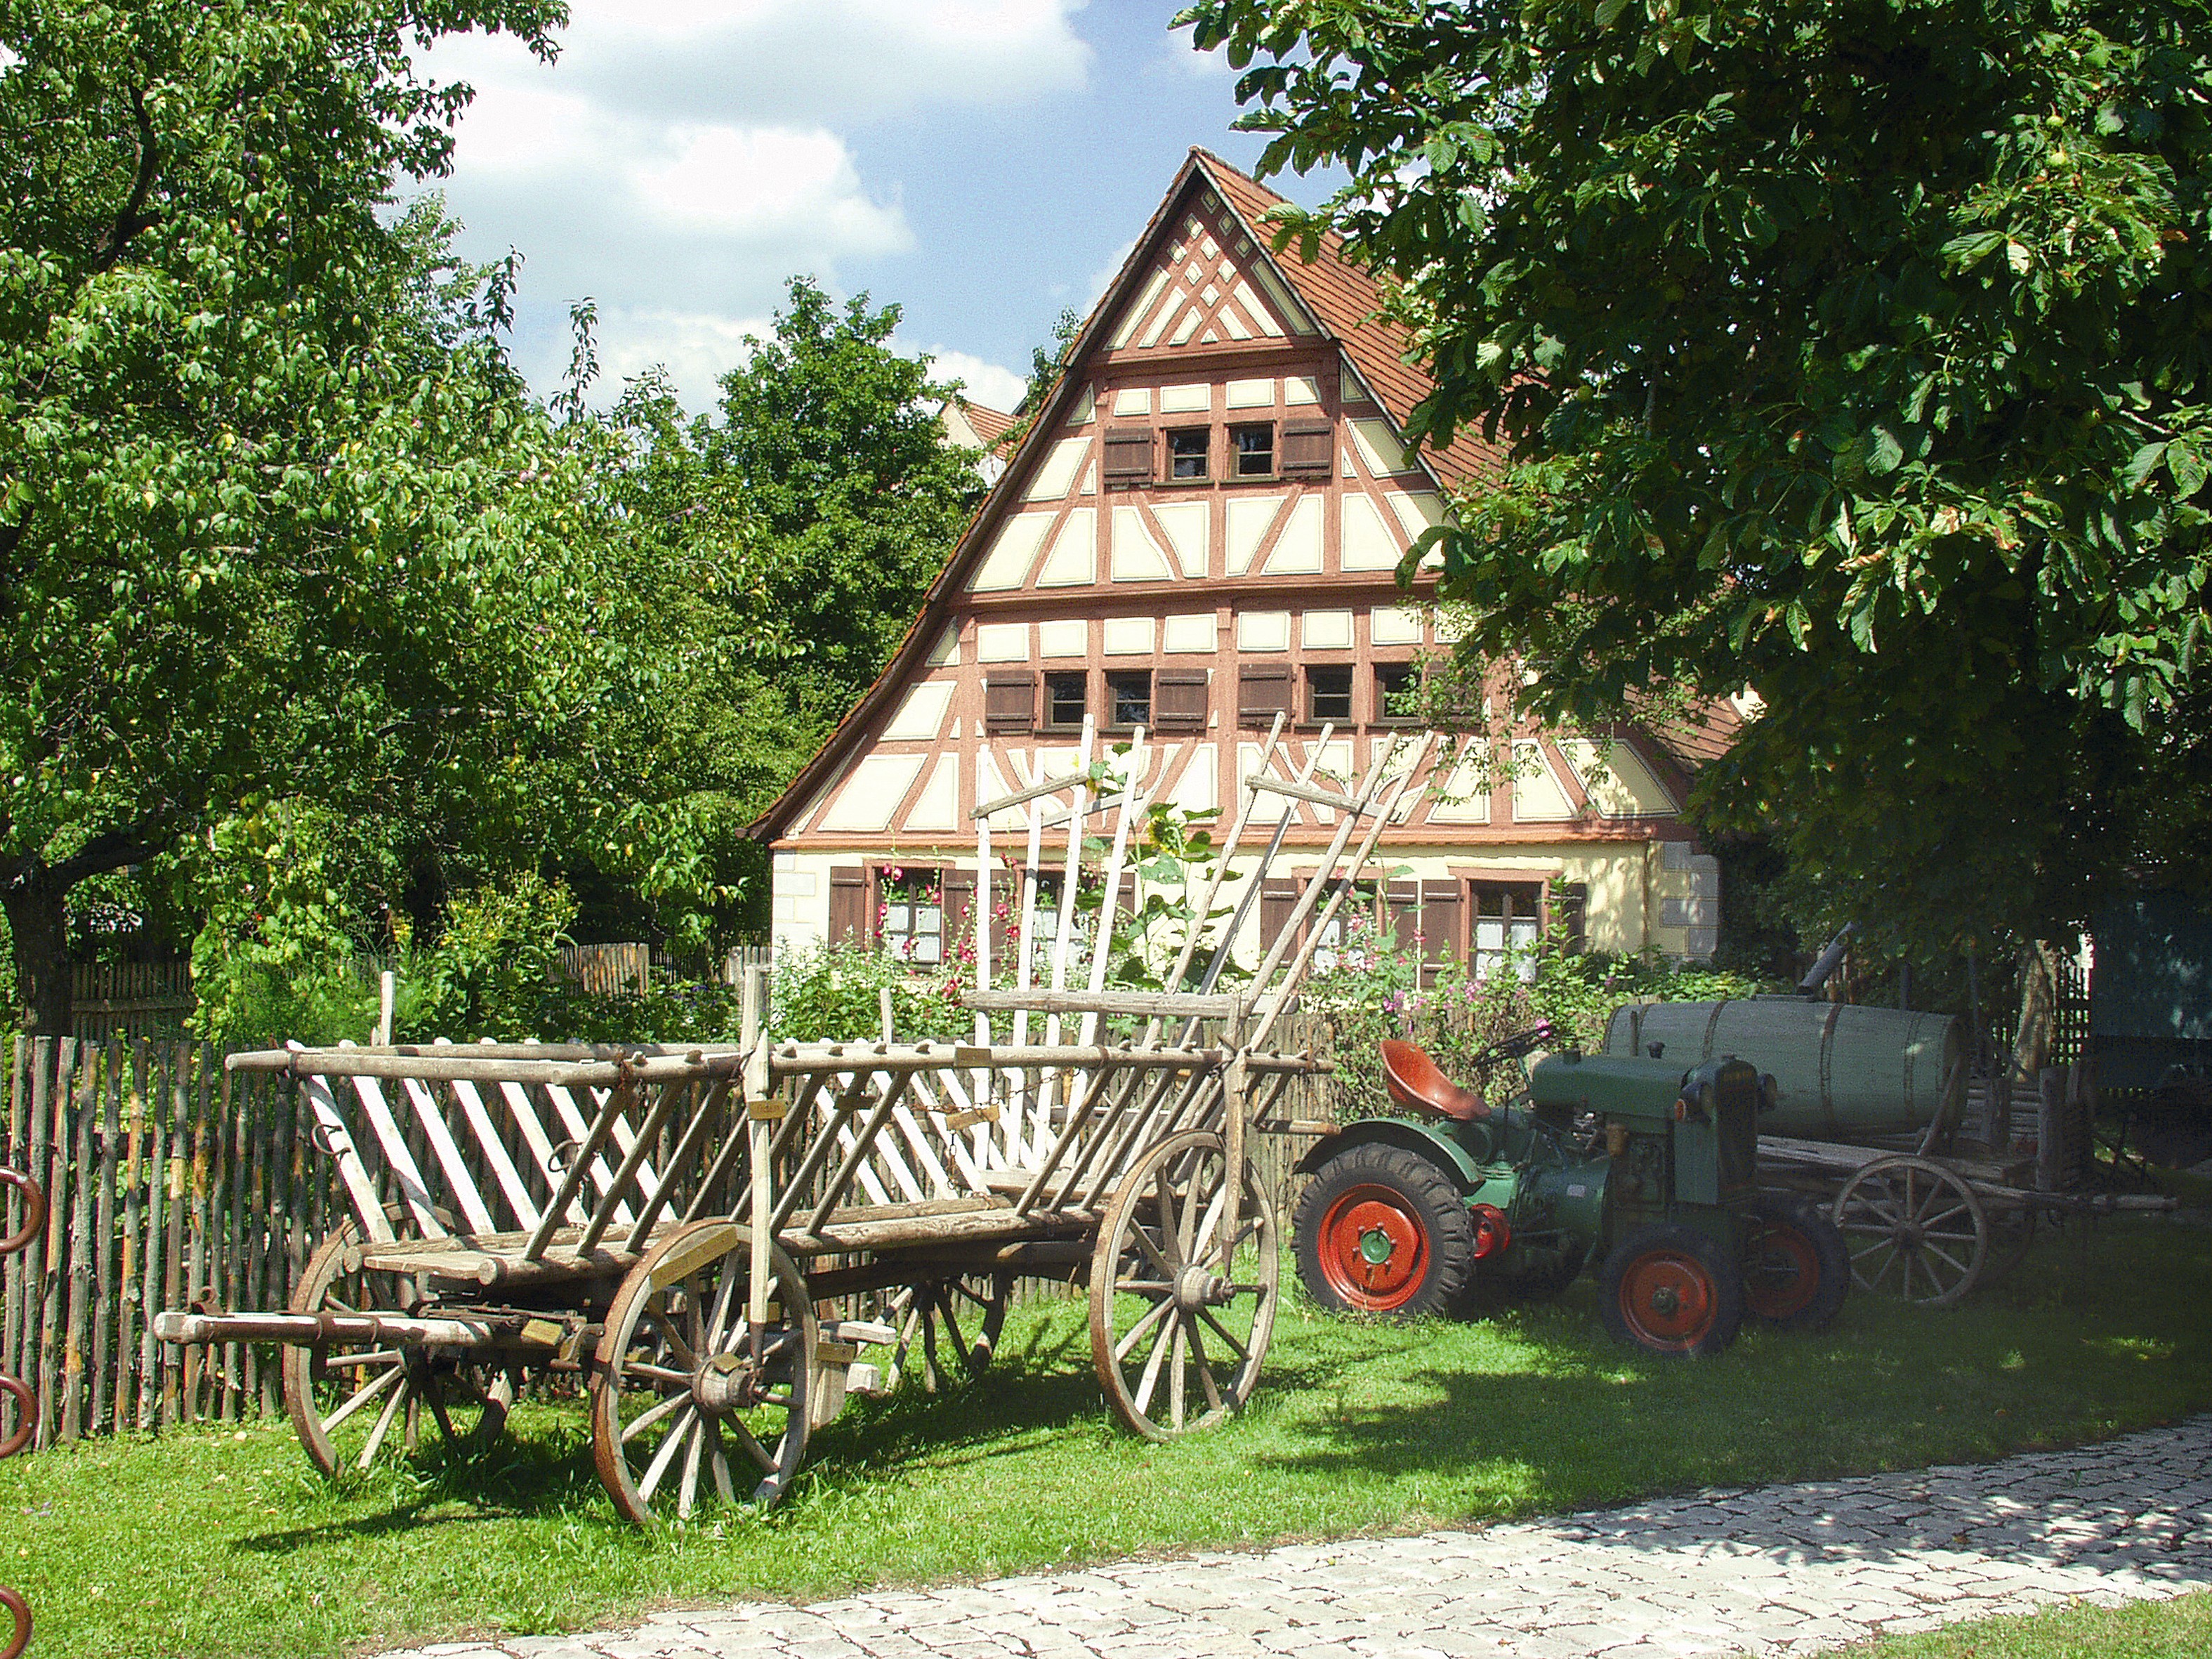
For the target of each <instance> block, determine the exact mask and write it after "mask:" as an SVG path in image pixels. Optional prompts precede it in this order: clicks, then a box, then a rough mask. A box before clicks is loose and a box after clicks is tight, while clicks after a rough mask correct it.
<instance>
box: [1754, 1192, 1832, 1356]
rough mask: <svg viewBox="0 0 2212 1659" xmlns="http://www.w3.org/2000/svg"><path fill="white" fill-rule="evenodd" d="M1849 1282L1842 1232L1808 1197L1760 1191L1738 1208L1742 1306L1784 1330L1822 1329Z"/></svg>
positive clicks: (1765, 1322) (1763, 1322)
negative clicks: (1741, 1208)
mask: <svg viewBox="0 0 2212 1659" xmlns="http://www.w3.org/2000/svg"><path fill="white" fill-rule="evenodd" d="M1850 1287H1851V1258H1850V1249H1848V1247H1846V1246H1845V1244H1844V1235H1843V1233H1842V1232H1841V1231H1839V1230H1838V1228H1837V1226H1836V1224H1835V1223H1834V1222H1832V1221H1831V1220H1830V1219H1829V1218H1827V1217H1826V1215H1824V1214H1823V1213H1821V1211H1820V1206H1818V1205H1816V1204H1814V1202H1813V1201H1812V1200H1810V1199H1807V1198H1801V1197H1799V1196H1798V1195H1797V1194H1795V1193H1761V1194H1759V1196H1758V1197H1757V1198H1755V1199H1753V1200H1752V1201H1751V1202H1750V1203H1749V1204H1748V1205H1747V1206H1745V1208H1744V1212H1743V1309H1744V1311H1745V1312H1746V1313H1747V1314H1749V1315H1750V1316H1752V1317H1753V1319H1756V1320H1758V1321H1759V1322H1760V1323H1761V1324H1765V1325H1772V1326H1774V1327H1776V1328H1778V1329H1781V1330H1785V1331H1817V1330H1821V1329H1824V1328H1826V1326H1827V1323H1828V1322H1829V1321H1830V1320H1832V1319H1833V1318H1834V1317H1835V1316H1836V1314H1837V1311H1838V1310H1839V1309H1840V1308H1842V1306H1843V1305H1844V1292H1845V1291H1848V1290H1850Z"/></svg>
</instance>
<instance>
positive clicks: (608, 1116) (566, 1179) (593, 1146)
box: [530, 1077, 633, 1256]
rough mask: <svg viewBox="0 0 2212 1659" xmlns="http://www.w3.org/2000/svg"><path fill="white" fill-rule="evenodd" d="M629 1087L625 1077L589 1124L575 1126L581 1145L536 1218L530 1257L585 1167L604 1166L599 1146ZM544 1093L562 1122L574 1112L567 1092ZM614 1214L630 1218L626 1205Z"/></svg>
mask: <svg viewBox="0 0 2212 1659" xmlns="http://www.w3.org/2000/svg"><path fill="white" fill-rule="evenodd" d="M632 1088H633V1085H632V1084H631V1083H630V1081H629V1079H628V1077H625V1078H624V1079H623V1081H622V1082H621V1083H619V1084H617V1085H616V1086H615V1088H614V1090H613V1091H612V1092H611V1093H610V1094H609V1095H608V1097H607V1098H606V1100H605V1103H604V1104H602V1105H601V1106H600V1108H599V1115H597V1116H596V1117H595V1118H593V1119H592V1121H591V1123H590V1124H589V1125H582V1124H579V1125H578V1126H577V1133H579V1134H580V1144H579V1146H578V1147H577V1150H576V1152H575V1155H574V1158H573V1159H572V1160H571V1161H570V1163H569V1164H568V1169H567V1170H566V1171H565V1172H564V1173H563V1174H562V1177H561V1189H560V1191H558V1192H556V1194H553V1201H552V1202H551V1203H550V1204H549V1205H547V1206H545V1213H544V1215H543V1216H542V1217H540V1218H539V1219H538V1226H537V1228H536V1229H535V1231H533V1232H532V1234H531V1250H530V1254H531V1255H532V1256H537V1255H542V1254H543V1253H544V1249H545V1244H546V1241H547V1240H548V1239H550V1237H552V1234H553V1228H554V1224H555V1222H556V1218H558V1217H560V1216H561V1215H562V1213H563V1212H566V1211H567V1210H568V1206H569V1205H570V1203H571V1202H572V1201H573V1200H574V1198H575V1196H576V1194H577V1191H578V1189H579V1188H581V1187H582V1186H583V1184H584V1172H585V1170H586V1167H587V1166H589V1167H591V1168H593V1169H595V1170H605V1168H606V1163H605V1159H603V1158H600V1156H599V1149H600V1148H601V1147H603V1146H605V1145H606V1143H607V1137H608V1136H609V1135H610V1134H611V1133H613V1130H614V1125H615V1120H616V1119H617V1118H618V1117H620V1116H621V1115H622V1111H623V1106H624V1105H625V1104H626V1103H628V1102H629V1100H630V1099H631V1098H632V1094H631V1091H632ZM546 1094H547V1095H548V1097H550V1098H551V1099H552V1101H553V1103H554V1106H555V1108H556V1109H557V1110H559V1111H560V1112H561V1113H562V1118H563V1120H564V1121H567V1120H568V1119H571V1118H573V1117H574V1115H575V1109H576V1108H575V1103H574V1101H572V1100H570V1099H569V1098H568V1094H567V1091H564V1090H561V1089H553V1088H549V1089H548V1090H547V1091H546ZM611 1181H612V1177H611V1176H609V1177H608V1178H607V1184H610V1185H611ZM601 1191H602V1193H604V1192H605V1186H604V1185H603V1186H602V1188H601ZM617 1216H618V1217H620V1218H622V1219H623V1220H624V1221H627V1220H628V1219H629V1216H628V1214H627V1211H626V1206H625V1207H624V1208H618V1209H617Z"/></svg>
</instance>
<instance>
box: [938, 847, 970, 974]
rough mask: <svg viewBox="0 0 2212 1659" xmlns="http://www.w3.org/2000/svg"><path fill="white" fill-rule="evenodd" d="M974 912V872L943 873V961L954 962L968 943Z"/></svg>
mask: <svg viewBox="0 0 2212 1659" xmlns="http://www.w3.org/2000/svg"><path fill="white" fill-rule="evenodd" d="M973 915H975V872H974V871H973V870H959V869H953V870H947V871H946V872H945V961H946V962H948V963H950V962H956V961H957V960H958V959H959V955H960V951H961V947H962V946H963V945H968V944H969V943H970V941H969V936H968V928H969V921H970V919H971V918H972V917H973Z"/></svg>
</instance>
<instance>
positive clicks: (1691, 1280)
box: [1597, 1221, 1743, 1358]
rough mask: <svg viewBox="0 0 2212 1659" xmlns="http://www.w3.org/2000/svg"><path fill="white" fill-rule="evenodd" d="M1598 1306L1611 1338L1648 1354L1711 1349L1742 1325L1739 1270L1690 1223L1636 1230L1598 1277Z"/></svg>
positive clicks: (1718, 1348) (1709, 1351)
mask: <svg viewBox="0 0 2212 1659" xmlns="http://www.w3.org/2000/svg"><path fill="white" fill-rule="evenodd" d="M1597 1284H1598V1292H1597V1293H1598V1311H1599V1313H1600V1314H1601V1316H1603V1318H1604V1320H1605V1328H1606V1329H1607V1331H1608V1332H1609V1333H1610V1334H1612V1336H1613V1340H1615V1341H1616V1342H1632V1343H1634V1344H1635V1345H1636V1346H1638V1347H1639V1348H1648V1349H1650V1351H1651V1352H1653V1353H1667V1354H1680V1355H1681V1356H1683V1357H1685V1358H1695V1357H1697V1356H1700V1355H1704V1354H1714V1353H1718V1352H1720V1351H1721V1350H1722V1349H1723V1348H1725V1347H1727V1346H1729V1343H1731V1342H1733V1341H1735V1334H1736V1330H1737V1328H1739V1327H1740V1326H1741V1325H1742V1323H1743V1273H1742V1271H1741V1269H1740V1268H1739V1267H1737V1266H1736V1264H1735V1261H1733V1260H1731V1259H1730V1257H1729V1253H1728V1252H1727V1251H1726V1250H1724V1249H1722V1248H1721V1247H1720V1245H1719V1244H1717V1243H1715V1242H1714V1241H1713V1240H1712V1239H1711V1238H1708V1237H1706V1236H1705V1234H1703V1233H1701V1232H1699V1231H1698V1230H1697V1229H1696V1228H1694V1227H1686V1226H1683V1225H1681V1224H1680V1223H1679V1222H1672V1221H1668V1222H1662V1223H1660V1224H1659V1225H1656V1226H1650V1227H1639V1228H1638V1229H1637V1230H1636V1231H1634V1232H1632V1233H1631V1234H1629V1235H1628V1237H1626V1238H1624V1239H1622V1240H1621V1241H1620V1243H1618V1244H1616V1245H1614V1246H1613V1254H1612V1255H1608V1256H1607V1257H1606V1259H1605V1267H1604V1268H1603V1269H1602V1270H1601V1272H1600V1273H1599V1274H1598V1281H1597Z"/></svg>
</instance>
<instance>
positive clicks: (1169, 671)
mask: <svg viewBox="0 0 2212 1659" xmlns="http://www.w3.org/2000/svg"><path fill="white" fill-rule="evenodd" d="M1152 726H1153V729H1154V730H1155V731H1159V732H1203V731H1204V730H1205V729H1206V671H1205V670H1204V669H1203V668H1163V669H1161V670H1160V671H1158V673H1156V674H1154V675H1153V676H1152Z"/></svg>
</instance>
